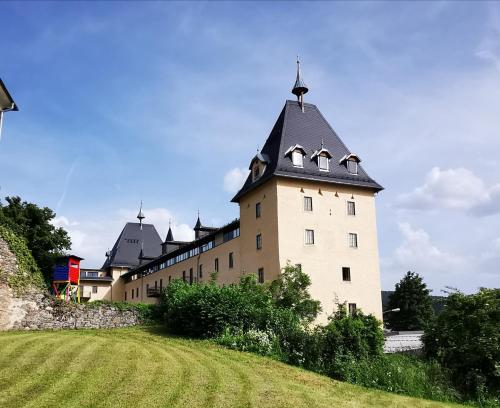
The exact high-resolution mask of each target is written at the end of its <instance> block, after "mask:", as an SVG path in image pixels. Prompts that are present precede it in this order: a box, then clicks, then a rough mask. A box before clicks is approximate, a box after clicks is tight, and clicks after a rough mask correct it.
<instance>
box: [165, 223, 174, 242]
mask: <svg viewBox="0 0 500 408" xmlns="http://www.w3.org/2000/svg"><path fill="white" fill-rule="evenodd" d="M171 225H172V222H171V220H168V232H167V238H166V239H165V242H171V241H173V240H174V234H173V233H172V227H171Z"/></svg>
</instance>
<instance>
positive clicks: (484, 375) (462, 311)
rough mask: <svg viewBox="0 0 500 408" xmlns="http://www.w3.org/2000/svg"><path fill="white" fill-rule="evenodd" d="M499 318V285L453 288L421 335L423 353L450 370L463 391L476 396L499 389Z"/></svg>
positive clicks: (481, 397) (481, 396)
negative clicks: (466, 290)
mask: <svg viewBox="0 0 500 408" xmlns="http://www.w3.org/2000/svg"><path fill="white" fill-rule="evenodd" d="M499 322H500V289H480V290H479V292H478V293H476V294H473V295H465V294H463V293H460V292H456V293H452V294H451V295H450V296H448V299H447V302H446V306H445V308H444V310H443V312H442V313H441V314H440V315H439V316H438V318H437V319H436V321H435V322H434V323H433V324H432V325H430V327H429V328H428V329H427V330H426V331H425V334H424V337H423V342H424V350H425V353H426V355H427V356H428V357H430V358H435V359H436V360H437V361H439V363H440V364H441V365H442V366H443V367H446V368H448V369H449V370H450V372H451V376H452V379H453V381H454V383H455V384H456V385H457V386H458V387H459V389H460V390H461V391H462V392H464V393H465V394H466V395H469V396H471V397H474V398H477V399H479V400H481V399H483V398H485V397H486V395H487V394H488V393H491V394H493V395H495V396H498V394H499V391H500V327H499V324H500V323H499Z"/></svg>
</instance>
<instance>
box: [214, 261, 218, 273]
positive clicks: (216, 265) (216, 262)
mask: <svg viewBox="0 0 500 408" xmlns="http://www.w3.org/2000/svg"><path fill="white" fill-rule="evenodd" d="M214 268H215V272H219V258H215V265H214Z"/></svg>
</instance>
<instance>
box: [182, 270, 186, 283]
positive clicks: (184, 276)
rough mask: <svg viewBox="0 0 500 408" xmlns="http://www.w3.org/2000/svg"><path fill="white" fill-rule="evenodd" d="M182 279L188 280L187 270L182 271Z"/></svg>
mask: <svg viewBox="0 0 500 408" xmlns="http://www.w3.org/2000/svg"><path fill="white" fill-rule="evenodd" d="M182 280H183V281H184V282H186V271H182Z"/></svg>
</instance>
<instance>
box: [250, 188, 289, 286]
mask: <svg viewBox="0 0 500 408" xmlns="http://www.w3.org/2000/svg"><path fill="white" fill-rule="evenodd" d="M258 202H260V204H261V216H260V218H256V217H255V205H256V204H257V203H258ZM278 217H279V214H278V206H277V189H276V178H273V179H271V180H269V181H268V182H266V183H264V184H263V185H262V186H259V187H258V188H256V189H255V190H253V191H251V192H249V193H248V194H246V195H245V196H244V197H242V198H241V200H240V230H241V232H240V240H241V244H240V251H241V268H242V273H244V274H257V272H258V270H259V268H264V278H265V280H266V281H268V280H274V279H276V278H277V277H278V275H279V273H280V263H279V247H278ZM257 234H261V235H262V249H260V250H257V246H256V237H257Z"/></svg>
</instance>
